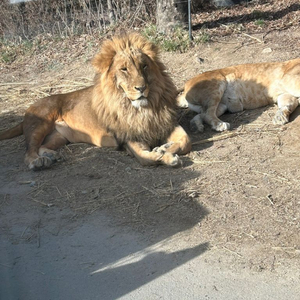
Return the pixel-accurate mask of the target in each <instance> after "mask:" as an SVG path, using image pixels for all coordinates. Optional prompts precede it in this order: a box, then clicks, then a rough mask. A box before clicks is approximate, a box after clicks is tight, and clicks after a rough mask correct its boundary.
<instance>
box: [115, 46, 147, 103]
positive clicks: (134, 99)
mask: <svg viewBox="0 0 300 300" xmlns="http://www.w3.org/2000/svg"><path fill="white" fill-rule="evenodd" d="M150 63H151V62H150V59H149V58H148V57H147V55H145V54H143V53H141V52H139V51H131V52H130V53H128V52H121V53H118V54H116V55H115V57H114V61H113V63H112V66H111V72H112V73H113V74H114V76H115V81H116V85H117V88H119V89H122V90H123V92H124V93H125V95H126V98H128V99H129V100H130V101H131V103H132V105H133V106H134V107H136V108H140V107H144V106H147V105H148V99H147V97H148V95H149V76H148V72H149V69H150V68H151V66H150Z"/></svg>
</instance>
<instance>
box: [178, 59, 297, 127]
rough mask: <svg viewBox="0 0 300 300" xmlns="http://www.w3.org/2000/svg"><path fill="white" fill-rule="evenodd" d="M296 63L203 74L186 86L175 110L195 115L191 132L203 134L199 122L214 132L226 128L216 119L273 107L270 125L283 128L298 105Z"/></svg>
mask: <svg viewBox="0 0 300 300" xmlns="http://www.w3.org/2000/svg"><path fill="white" fill-rule="evenodd" d="M299 99H300V59H294V60H290V61H286V62H275V63H258V64H244V65H237V66H232V67H227V68H224V69H219V70H214V71H208V72H204V73H202V74H200V75H198V76H195V77H194V78H192V79H190V80H189V81H187V82H186V84H185V88H184V92H183V94H182V95H180V96H179V97H178V99H177V101H178V104H179V106H181V107H190V108H191V109H192V110H194V111H196V112H197V113H198V115H196V116H195V117H194V118H193V120H192V121H191V126H192V127H193V129H196V130H198V131H202V130H203V122H205V123H207V124H209V125H211V126H212V128H213V129H215V130H217V131H223V130H227V129H229V128H230V124H229V123H226V122H222V121H221V120H220V119H219V118H218V117H219V116H221V115H222V114H223V113H224V112H225V111H229V112H232V113H235V112H239V111H242V110H244V109H254V108H258V107H262V106H266V105H269V104H274V103H277V105H278V111H277V112H276V115H275V117H274V119H273V123H274V124H285V123H287V122H288V120H289V116H290V114H291V113H292V112H293V111H294V110H295V109H296V107H297V106H298V105H299Z"/></svg>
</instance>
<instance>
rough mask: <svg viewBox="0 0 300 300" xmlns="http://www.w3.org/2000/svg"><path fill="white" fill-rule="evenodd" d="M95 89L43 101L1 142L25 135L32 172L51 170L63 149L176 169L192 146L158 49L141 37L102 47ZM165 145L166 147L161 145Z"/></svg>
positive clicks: (115, 40)
mask: <svg viewBox="0 0 300 300" xmlns="http://www.w3.org/2000/svg"><path fill="white" fill-rule="evenodd" d="M92 63H93V66H94V67H95V69H96V72H97V74H96V77H95V83H94V85H93V86H91V87H88V88H85V89H82V90H79V91H74V92H71V93H67V94H59V95H53V96H49V97H46V98H43V99H40V100H39V101H37V102H36V103H35V104H33V105H31V106H30V107H29V108H28V110H27V111H26V113H25V117H24V120H23V122H22V123H20V124H19V125H17V126H15V127H14V128H11V129H8V130H6V131H4V132H2V133H0V140H3V139H7V138H12V137H15V136H18V135H21V134H22V133H23V134H24V135H25V142H26V148H27V151H26V155H25V163H26V164H27V165H28V167H29V169H33V170H38V169H41V168H47V167H49V166H50V165H51V164H52V163H53V162H55V161H56V160H57V159H58V158H59V155H58V153H57V152H56V151H55V150H56V149H58V148H59V147H62V146H63V145H65V144H67V143H68V142H71V143H78V142H86V143H90V144H94V145H96V146H99V147H120V146H124V147H125V148H126V149H127V150H128V152H129V153H130V154H132V155H134V156H135V157H136V158H137V159H138V161H139V162H140V163H141V164H142V165H155V164H165V165H168V166H172V167H173V166H178V165H179V164H180V159H179V158H178V156H177V154H186V153H188V152H189V151H190V150H191V142H190V140H189V137H188V135H187V134H186V132H185V131H184V130H183V128H182V127H181V126H179V125H178V124H177V117H176V87H175V86H174V84H173V83H172V81H171V79H170V77H169V76H168V75H167V74H166V72H165V67H164V65H163V64H162V63H161V62H160V60H159V58H158V49H157V47H156V46H155V45H154V44H152V43H150V42H149V41H147V40H146V39H144V38H143V37H142V36H140V35H139V34H137V33H131V34H129V35H124V36H119V37H114V38H112V39H111V40H106V41H105V42H103V45H102V48H101V51H100V53H98V54H97V55H96V56H95V57H94V59H93V62H92ZM162 143H165V144H163V145H162Z"/></svg>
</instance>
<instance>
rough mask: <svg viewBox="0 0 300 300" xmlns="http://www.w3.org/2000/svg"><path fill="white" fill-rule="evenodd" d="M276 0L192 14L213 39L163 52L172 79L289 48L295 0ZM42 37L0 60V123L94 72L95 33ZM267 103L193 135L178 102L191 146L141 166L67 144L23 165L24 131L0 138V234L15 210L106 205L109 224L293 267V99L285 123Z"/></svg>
mask: <svg viewBox="0 0 300 300" xmlns="http://www.w3.org/2000/svg"><path fill="white" fill-rule="evenodd" d="M262 2H263V1H262ZM268 2H270V1H268ZM273 2H274V3H275V2H276V1H273ZM277 2H278V3H279V4H277V5H275V4H274V3H273V4H274V6H270V5H272V4H268V3H267V1H265V3H263V4H260V5H259V4H255V3H254V4H251V5H252V6H251V5H250V4H248V5H244V6H242V8H231V9H226V10H225V9H223V10H218V11H216V10H214V11H211V12H210V15H209V12H208V13H206V12H204V13H202V14H199V15H197V16H195V22H194V23H195V28H196V29H197V28H202V27H203V26H206V28H207V29H206V30H207V32H208V33H209V34H210V36H211V41H210V42H209V43H204V44H199V45H197V46H195V47H193V48H191V49H190V50H188V51H187V52H186V53H162V60H163V62H164V63H165V64H166V66H167V68H168V71H169V72H170V74H171V76H172V78H173V79H174V81H175V83H176V85H177V86H178V87H179V88H180V87H182V86H183V84H184V82H185V81H186V80H187V79H189V78H191V77H192V76H195V75H196V74H198V73H200V72H203V71H207V70H211V69H215V68H221V67H225V66H228V65H233V64H239V63H254V62H263V61H284V60H288V59H292V58H296V57H299V48H300V25H299V19H300V16H299V9H300V7H299V4H298V1H277ZM282 3H284V4H282ZM284 5H285V6H284ZM254 10H261V11H262V12H265V11H266V12H268V14H267V15H268V16H269V17H266V18H265V19H266V20H265V23H264V26H258V25H257V24H256V25H255V20H254V19H253V16H252V17H251V15H250V16H249V14H250V12H251V11H252V12H253V11H254ZM269 11H272V12H273V17H270V15H269ZM228 15H230V16H231V17H230V18H229V19H227V18H228ZM264 16H265V15H261V18H262V17H264ZM251 18H252V19H251ZM269 18H270V19H269ZM256 19H257V17H256ZM276 22H277V23H276ZM197 24H198V25H197ZM241 26H243V28H244V29H243V28H242V27H241ZM239 28H240V29H239ZM241 28H242V29H241ZM229 29H230V30H229ZM226 30H227V32H226V34H224V31H226ZM198 33H199V31H198V30H196V31H194V33H193V34H194V35H195V36H196V35H197V34H198ZM43 41H44V40H43ZM44 43H45V45H46V50H44V51H43V50H39V51H38V50H36V51H35V52H33V53H30V54H28V55H27V56H26V54H22V56H21V55H20V56H18V58H17V59H16V60H15V61H14V62H13V63H11V64H1V65H0V67H1V73H0V111H1V115H0V128H1V129H4V128H7V127H10V126H12V125H14V124H15V123H17V122H18V121H20V120H21V119H22V116H23V114H24V111H25V109H26V108H27V107H28V106H29V105H30V104H31V103H32V102H33V101H35V100H36V99H38V98H40V97H42V96H44V95H47V94H49V93H56V92H66V91H70V90H73V89H78V88H80V87H83V86H86V85H88V84H90V83H91V82H92V78H93V75H94V73H93V70H92V67H90V65H89V61H88V60H89V59H90V58H91V57H92V56H93V54H94V53H95V52H96V51H97V48H98V46H99V42H98V41H95V40H93V39H92V38H91V37H81V38H78V39H75V38H72V39H69V40H66V41H59V42H56V43H54V42H53V44H52V46H51V45H50V46H49V43H48V42H44ZM50 48H52V50H49V49H50ZM275 110H276V108H275V107H265V108H261V109H256V110H252V111H245V112H242V113H238V114H227V115H224V116H223V117H222V119H223V120H226V121H227V122H230V123H231V125H232V130H231V131H229V132H225V133H216V132H214V131H212V130H211V129H210V128H209V127H208V126H207V127H205V132H204V133H203V134H200V133H199V134H192V133H191V132H190V131H189V128H188V123H189V119H190V118H191V116H192V114H191V113H186V112H181V123H182V124H183V125H184V127H185V128H186V129H187V131H188V132H189V133H190V134H191V137H192V140H193V142H194V145H193V150H192V152H191V153H190V154H189V155H186V156H184V157H182V160H183V166H182V167H181V168H179V169H169V168H167V167H164V166H159V167H150V168H149V167H141V166H140V165H139V164H138V163H137V161H136V160H135V159H133V158H132V157H130V156H128V155H127V154H126V153H125V152H118V151H114V150H110V149H99V148H95V147H93V146H90V145H85V144H72V145H68V146H66V147H65V148H63V149H62V150H61V154H62V156H63V158H64V159H63V161H61V162H59V163H57V164H55V165H54V166H53V167H52V168H51V169H49V170H44V171H41V172H31V171H29V170H27V168H26V166H25V165H24V163H23V158H24V151H25V144H24V138H23V137H19V138H16V139H13V140H8V141H2V142H0V165H1V171H0V178H1V180H0V210H1V212H0V214H1V219H2V220H1V227H0V233H1V234H5V235H8V236H12V233H11V232H10V227H11V226H12V224H13V222H16V221H17V220H15V219H14V213H15V212H18V213H20V212H21V211H22V210H36V211H38V212H39V213H40V214H41V215H43V213H45V212H46V211H47V210H51V209H54V208H55V209H56V208H59V209H63V208H68V209H70V210H71V211H72V212H73V214H72V218H76V219H77V218H83V217H84V216H85V215H89V214H93V213H95V211H97V210H104V211H106V212H107V214H108V215H109V216H110V217H111V218H112V220H113V222H114V224H115V225H120V226H124V228H131V229H133V230H137V231H139V232H143V233H145V238H146V239H149V240H153V241H157V240H162V239H164V238H167V237H170V236H172V235H174V234H177V235H179V236H180V237H181V242H182V243H185V244H188V245H190V246H191V247H192V246H193V245H196V244H199V243H201V242H202V243H207V245H208V249H210V250H211V251H218V253H220V252H221V253H223V256H222V259H223V260H224V262H225V264H226V265H228V267H229V268H232V269H236V268H240V267H242V268H245V269H251V270H253V271H263V270H269V271H278V272H279V271H284V272H287V271H288V270H290V271H292V270H294V268H295V269H298V270H299V267H300V234H299V232H300V197H299V195H300V168H299V166H300V162H299V152H300V132H299V127H300V116H299V112H300V109H297V111H296V112H295V113H293V115H292V118H291V122H290V123H288V124H286V125H284V126H274V125H273V124H272V117H273V115H274V112H275ZM23 199H26V207H24V205H22V201H23ZM28 203H29V204H28ZM68 221H69V222H72V220H71V218H70V220H68ZM25 235H26V237H27V238H28V239H27V242H34V241H36V240H37V239H38V235H37V233H36V231H34V229H33V228H29V229H28V230H27V231H26V233H25ZM219 259H220V257H219V256H216V257H215V259H212V261H211V263H212V264H213V263H217V262H218V260H219Z"/></svg>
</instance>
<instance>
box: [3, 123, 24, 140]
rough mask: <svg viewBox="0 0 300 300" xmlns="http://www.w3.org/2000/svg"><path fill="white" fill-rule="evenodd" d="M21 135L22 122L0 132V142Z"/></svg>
mask: <svg viewBox="0 0 300 300" xmlns="http://www.w3.org/2000/svg"><path fill="white" fill-rule="evenodd" d="M21 134H23V122H21V123H19V124H18V125H16V126H15V127H13V128H10V129H7V130H4V131H1V132H0V141H2V140H6V139H11V138H14V137H16V136H19V135H21Z"/></svg>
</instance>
